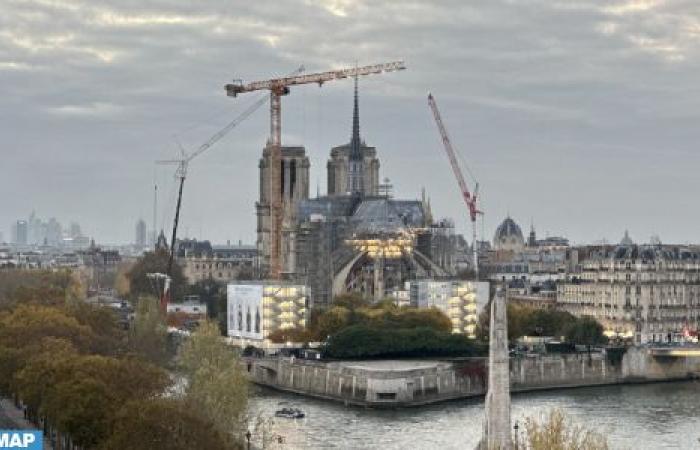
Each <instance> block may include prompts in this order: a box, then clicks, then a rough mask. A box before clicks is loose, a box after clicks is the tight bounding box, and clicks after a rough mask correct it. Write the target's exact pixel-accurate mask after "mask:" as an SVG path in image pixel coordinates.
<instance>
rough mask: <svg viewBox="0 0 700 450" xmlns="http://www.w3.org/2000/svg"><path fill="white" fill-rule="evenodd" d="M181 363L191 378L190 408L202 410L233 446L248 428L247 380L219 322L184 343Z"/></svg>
mask: <svg viewBox="0 0 700 450" xmlns="http://www.w3.org/2000/svg"><path fill="white" fill-rule="evenodd" d="M180 363H181V367H182V369H183V372H184V373H185V374H186V376H187V378H188V379H189V385H188V386H187V390H186V401H187V402H188V403H189V404H190V405H191V406H190V407H191V408H193V409H195V410H198V411H201V412H202V414H204V416H205V417H206V418H207V420H210V421H211V422H212V423H214V424H215V426H216V428H217V429H218V430H219V431H220V432H221V433H222V435H224V436H226V438H227V439H228V440H229V441H230V442H231V444H232V445H233V444H234V443H236V442H237V441H238V440H240V438H241V437H242V436H243V432H244V430H245V429H246V426H245V412H246V408H247V401H248V384H247V378H246V376H245V374H244V372H243V369H242V366H241V364H240V360H239V358H238V356H237V355H236V353H234V352H233V350H232V349H231V348H230V347H228V346H227V345H226V344H225V343H224V341H223V340H222V338H221V334H219V329H218V326H217V325H216V324H215V323H213V322H205V323H203V324H202V325H200V327H199V328H198V330H197V331H196V332H194V333H193V334H192V336H191V337H190V339H189V340H187V341H186V342H185V343H184V345H183V347H182V350H181V354H180Z"/></svg>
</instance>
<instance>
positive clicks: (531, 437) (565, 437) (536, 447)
mask: <svg viewBox="0 0 700 450" xmlns="http://www.w3.org/2000/svg"><path fill="white" fill-rule="evenodd" d="M524 428H525V446H526V448H528V449H531V450H608V448H610V447H609V446H608V442H607V440H606V439H605V437H604V436H603V435H601V434H598V433H596V432H593V431H590V430H587V429H585V428H583V427H580V426H576V425H572V424H571V422H570V420H569V419H568V418H567V417H566V416H565V415H564V414H563V413H562V412H561V411H559V410H553V411H551V412H550V413H549V415H548V416H547V417H546V418H545V419H544V421H542V422H541V423H540V422H538V421H537V420H535V419H534V418H532V417H530V418H527V419H526V420H525V427H524Z"/></svg>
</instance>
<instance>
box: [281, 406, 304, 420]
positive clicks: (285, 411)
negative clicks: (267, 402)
mask: <svg viewBox="0 0 700 450" xmlns="http://www.w3.org/2000/svg"><path fill="white" fill-rule="evenodd" d="M304 416H305V415H304V412H303V411H302V410H300V409H298V408H282V409H278V410H277V411H275V417H284V418H286V419H303V418H304Z"/></svg>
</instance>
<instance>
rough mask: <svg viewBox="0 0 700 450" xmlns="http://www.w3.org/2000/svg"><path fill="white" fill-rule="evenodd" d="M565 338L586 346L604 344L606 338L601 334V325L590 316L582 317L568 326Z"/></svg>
mask: <svg viewBox="0 0 700 450" xmlns="http://www.w3.org/2000/svg"><path fill="white" fill-rule="evenodd" d="M566 339H567V340H568V341H569V342H571V343H574V344H581V345H585V346H587V347H588V351H589V352H590V351H591V346H593V345H600V344H605V343H607V342H608V338H607V337H606V336H605V335H604V334H603V326H602V325H601V324H600V323H598V321H597V320H595V319H594V318H592V317H582V318H580V319H579V320H577V321H576V322H574V323H573V324H571V325H570V326H569V328H568V329H567V331H566Z"/></svg>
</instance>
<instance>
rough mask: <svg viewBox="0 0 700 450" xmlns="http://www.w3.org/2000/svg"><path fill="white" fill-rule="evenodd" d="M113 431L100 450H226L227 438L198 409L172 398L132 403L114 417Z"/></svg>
mask: <svg viewBox="0 0 700 450" xmlns="http://www.w3.org/2000/svg"><path fill="white" fill-rule="evenodd" d="M113 423H114V429H113V432H112V434H111V435H110V437H109V439H107V440H106V441H105V442H104V443H103V444H102V445H101V446H100V447H99V448H100V449H102V450H141V449H151V448H152V449H167V450H190V449H195V448H202V449H211V450H227V449H231V448H235V447H232V446H231V445H230V444H229V442H228V440H227V438H226V437H225V436H224V435H223V434H222V433H221V431H220V430H219V429H218V428H217V427H216V426H215V424H214V423H212V422H211V421H210V420H207V419H206V418H205V417H203V416H202V415H201V414H199V412H198V411H197V410H193V409H192V408H191V407H190V405H188V404H187V403H186V402H185V401H183V400H180V399H174V398H158V399H149V400H135V401H132V402H129V403H127V404H126V405H124V407H122V409H121V410H120V411H119V412H118V413H117V414H116V416H115V418H114V421H113Z"/></svg>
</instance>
